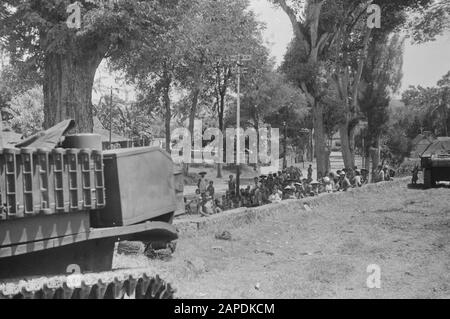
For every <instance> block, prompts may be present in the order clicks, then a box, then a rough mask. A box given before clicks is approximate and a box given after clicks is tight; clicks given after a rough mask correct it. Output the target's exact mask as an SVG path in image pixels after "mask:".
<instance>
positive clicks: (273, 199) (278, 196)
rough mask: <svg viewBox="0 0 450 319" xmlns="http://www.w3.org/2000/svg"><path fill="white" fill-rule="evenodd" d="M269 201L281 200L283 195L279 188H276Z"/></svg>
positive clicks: (277, 201) (278, 201) (276, 201)
mask: <svg viewBox="0 0 450 319" xmlns="http://www.w3.org/2000/svg"><path fill="white" fill-rule="evenodd" d="M269 201H270V202H271V203H280V202H281V196H280V193H279V192H278V190H276V189H274V190H273V192H272V194H271V195H270V196H269Z"/></svg>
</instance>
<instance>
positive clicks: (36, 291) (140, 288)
mask: <svg viewBox="0 0 450 319" xmlns="http://www.w3.org/2000/svg"><path fill="white" fill-rule="evenodd" d="M174 294H175V289H173V288H172V286H171V285H170V284H169V283H166V282H165V281H164V280H162V279H161V278H160V277H159V276H158V275H155V276H153V275H150V274H148V273H147V272H145V271H144V272H133V271H131V272H121V271H119V272H108V273H99V274H81V275H69V276H60V277H50V278H47V277H44V278H33V279H28V280H21V281H19V282H9V283H5V284H1V283H0V299H173V298H174Z"/></svg>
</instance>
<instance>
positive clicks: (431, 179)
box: [421, 137, 450, 188]
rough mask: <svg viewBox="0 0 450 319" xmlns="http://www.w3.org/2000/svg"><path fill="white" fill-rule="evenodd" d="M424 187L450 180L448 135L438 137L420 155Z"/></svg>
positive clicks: (449, 142) (449, 140)
mask: <svg viewBox="0 0 450 319" xmlns="http://www.w3.org/2000/svg"><path fill="white" fill-rule="evenodd" d="M421 166H422V170H423V176H424V177H423V179H424V185H425V188H431V187H435V186H436V183H437V182H444V181H446V182H450V137H439V138H438V139H437V140H436V141H435V142H433V143H431V144H430V145H429V146H428V148H427V149H426V150H425V151H424V152H423V154H422V155H421Z"/></svg>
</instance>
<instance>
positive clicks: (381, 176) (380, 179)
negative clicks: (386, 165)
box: [376, 165, 385, 183]
mask: <svg viewBox="0 0 450 319" xmlns="http://www.w3.org/2000/svg"><path fill="white" fill-rule="evenodd" d="M376 177H377V180H376V182H377V183H380V182H384V178H385V176H384V171H383V166H381V165H378V170H377V173H376Z"/></svg>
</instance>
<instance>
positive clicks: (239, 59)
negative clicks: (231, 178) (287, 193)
mask: <svg viewBox="0 0 450 319" xmlns="http://www.w3.org/2000/svg"><path fill="white" fill-rule="evenodd" d="M251 59H252V57H251V56H250V55H242V54H238V55H236V56H231V57H230V58H229V60H230V61H231V62H236V68H234V71H235V72H236V74H237V109H236V194H237V196H238V200H240V199H241V160H240V154H241V134H240V133H241V132H240V129H241V75H242V74H245V73H247V69H246V68H243V66H244V65H243V63H242V62H246V61H250V60H251ZM244 161H245V160H244Z"/></svg>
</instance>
